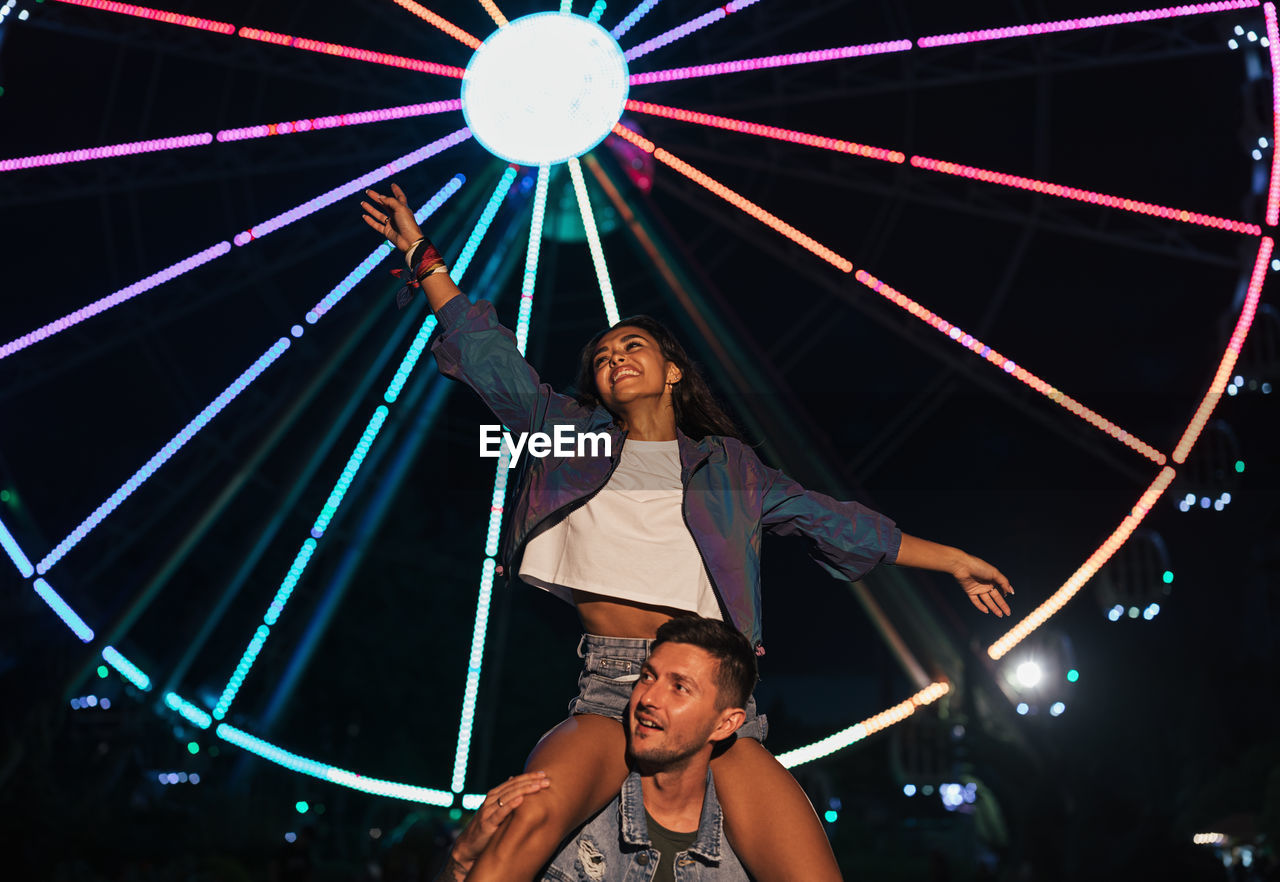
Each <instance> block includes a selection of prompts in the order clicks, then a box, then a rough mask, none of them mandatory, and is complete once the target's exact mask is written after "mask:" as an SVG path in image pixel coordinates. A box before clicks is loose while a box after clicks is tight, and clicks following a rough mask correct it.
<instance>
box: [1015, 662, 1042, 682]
mask: <svg viewBox="0 0 1280 882" xmlns="http://www.w3.org/2000/svg"><path fill="white" fill-rule="evenodd" d="M1014 675H1015V676H1016V677H1017V678H1018V683H1019V685H1021V686H1025V687H1026V688H1028V689H1030V688H1032V687H1033V686H1036V685H1037V684H1038V683H1039V682H1040V678H1041V676H1043V674H1042V672H1041V670H1040V666H1039V665H1038V664H1036V663H1035V662H1033V661H1025V662H1023V663H1022V664H1020V665H1018V668H1017V670H1016V671H1015V672H1014Z"/></svg>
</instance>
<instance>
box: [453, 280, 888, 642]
mask: <svg viewBox="0 0 1280 882" xmlns="http://www.w3.org/2000/svg"><path fill="white" fill-rule="evenodd" d="M436 318H437V319H438V321H439V324H440V331H439V332H438V333H437V336H436V338H435V340H434V341H433V342H432V346H431V348H432V351H433V352H435V356H436V360H437V361H438V362H439V365H440V370H441V372H442V373H444V374H445V375H446V376H449V377H453V378H454V379H458V380H461V381H462V382H464V383H466V384H467V385H468V386H470V387H471V388H472V389H474V390H475V391H476V392H477V393H479V395H480V397H481V398H482V399H483V400H484V402H485V404H487V405H488V406H489V409H490V410H492V411H493V413H494V415H495V416H497V417H498V419H500V420H501V421H502V422H503V424H504V425H506V426H507V427H508V428H509V429H510V430H511V431H512V432H530V433H532V432H545V433H547V434H549V435H550V434H553V433H554V430H555V427H556V426H560V425H564V426H568V427H570V428H571V429H572V431H573V432H575V433H598V432H604V433H607V434H608V435H609V437H610V439H611V442H612V445H611V456H609V457H605V456H568V457H557V456H555V455H554V452H553V453H552V455H549V456H546V457H543V458H535V457H533V456H530V455H529V454H528V453H527V452H526V453H525V454H524V456H523V457H522V468H523V474H522V475H521V477H520V480H519V481H518V488H519V489H518V490H517V492H516V494H515V497H514V500H513V502H512V504H511V508H510V511H509V512H508V513H507V514H508V523H507V529H506V535H505V538H504V541H503V546H502V561H503V563H504V565H505V567H506V573H507V577H508V579H512V578H515V577H516V576H517V574H518V573H519V571H520V570H519V566H520V559H521V557H522V556H523V554H524V549H525V546H526V545H527V544H528V542H529V540H530V539H532V538H533V537H534V536H536V535H538V534H539V533H541V532H542V531H544V530H546V529H548V528H549V527H551V526H552V525H554V524H555V523H557V522H558V521H560V520H561V519H563V518H565V517H567V516H568V514H569V512H570V511H572V510H573V509H575V508H577V507H578V506H580V505H583V504H584V503H585V502H586V501H587V500H588V499H589V498H590V497H591V496H593V495H594V494H595V493H596V492H598V491H599V490H600V489H601V488H602V487H604V485H605V483H606V482H607V481H608V480H609V476H610V475H612V474H613V470H614V468H615V467H616V466H617V464H618V461H619V459H620V458H621V456H622V444H623V441H624V440H625V438H626V433H625V432H623V431H622V430H621V429H620V428H619V427H618V426H617V424H616V423H614V421H613V417H612V415H611V414H610V413H609V411H608V410H606V409H605V408H603V407H596V408H594V409H593V408H588V407H585V406H583V405H581V404H579V403H578V402H577V401H576V400H574V399H573V398H571V397H569V396H567V395H561V394H560V393H558V392H556V391H555V390H553V389H552V388H551V387H550V386H548V385H547V384H546V383H543V382H542V381H541V380H540V379H539V377H538V374H537V372H536V371H534V369H533V368H532V367H530V365H529V363H528V362H526V361H525V360H524V357H523V356H521V355H520V351H519V350H518V349H517V348H516V344H515V335H514V334H512V333H511V331H510V330H508V329H507V328H505V327H503V326H502V325H501V324H499V323H498V319H497V316H496V315H495V314H494V311H493V306H492V305H491V304H489V303H488V302H486V301H483V300H480V301H477V302H475V303H471V302H470V301H469V300H467V298H466V297H455V298H454V299H453V300H450V301H449V302H448V303H447V304H445V306H444V307H443V308H441V309H440V311H439V312H438V313H437V316H436ZM676 438H677V441H678V442H679V451H680V478H681V481H682V482H683V484H684V520H685V524H686V525H687V526H688V528H689V532H690V533H691V534H692V535H693V540H694V544H695V545H696V546H697V548H698V553H699V554H700V555H701V556H702V561H703V564H704V565H705V566H706V568H707V575H708V577H709V578H710V580H711V584H712V587H713V588H714V589H715V591H716V596H717V598H718V599H719V601H720V605H721V607H722V609H723V611H724V613H725V619H726V621H729V622H732V623H733V625H734V626H735V627H736V628H737V629H738V630H739V631H741V632H742V633H743V634H745V635H746V636H747V638H748V639H749V640H750V641H751V644H752V646H754V647H755V648H756V651H757V652H758V653H763V651H764V650H763V646H762V642H761V634H762V631H761V623H760V540H761V538H762V536H763V534H764V533H765V532H769V533H774V534H777V535H782V536H801V537H803V538H804V539H805V540H806V541H807V543H808V547H809V555H810V556H811V557H812V558H813V559H814V560H815V561H817V562H818V564H819V565H820V566H821V567H822V568H823V569H824V570H826V571H827V572H828V573H830V574H831V575H832V576H834V577H835V578H837V579H844V580H848V581H851V582H852V581H855V580H857V579H860V578H862V576H864V575H865V574H866V573H867V572H868V571H869V570H870V569H871V568H872V567H874V566H876V564H879V563H882V562H883V563H892V562H893V561H894V560H896V559H897V556H898V546H899V544H900V543H901V541H902V533H901V532H900V531H899V530H898V528H897V527H896V526H895V525H894V523H893V521H891V520H890V519H889V518H887V517H885V516H884V515H882V514H879V513H878V512H875V511H872V510H871V509H869V508H867V507H865V506H863V505H860V504H859V503H856V502H840V501H838V500H836V499H832V498H831V497H830V496H826V495H824V494H822V493H816V492H814V491H812V490H806V489H805V488H804V487H802V486H800V484H798V483H796V482H795V481H793V480H792V479H791V478H788V477H787V476H786V475H784V474H783V473H782V472H780V471H778V470H777V469H771V468H769V467H768V466H766V465H765V464H764V463H762V462H761V461H760V458H759V457H757V456H756V454H755V451H754V450H752V449H751V448H750V447H748V446H747V445H746V444H744V443H743V442H741V441H739V440H738V439H737V438H729V437H724V436H720V435H709V436H707V437H706V438H703V439H702V440H701V441H695V440H693V439H691V438H689V437H687V436H686V435H685V434H684V433H683V432H680V431H679V430H678V429H677V431H676Z"/></svg>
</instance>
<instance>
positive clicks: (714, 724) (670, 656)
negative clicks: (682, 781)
mask: <svg viewBox="0 0 1280 882" xmlns="http://www.w3.org/2000/svg"><path fill="white" fill-rule="evenodd" d="M718 668H719V662H717V661H716V660H715V658H713V657H712V656H711V654H710V653H708V652H707V651H706V650H705V649H701V648H700V647H697V646H690V645H689V644H687V643H661V644H659V645H658V646H657V647H656V648H655V649H654V650H653V652H652V654H650V656H649V658H648V660H647V661H646V662H645V663H644V667H643V668H641V671H640V679H639V680H637V681H636V685H635V688H634V689H633V690H632V692H631V702H630V704H629V706H628V710H629V722H630V732H629V735H630V738H629V739H628V741H629V744H628V747H629V750H630V753H631V757H632V758H633V759H635V760H636V761H638V762H640V763H643V764H644V765H646V766H649V767H651V768H663V769H666V768H670V767H672V766H673V765H678V764H682V763H684V762H685V761H687V760H688V759H689V758H690V757H692V756H693V755H694V754H696V753H698V751H700V750H702V748H704V747H706V746H707V744H708V742H710V741H718V740H721V739H723V738H726V737H728V736H729V735H730V734H732V732H733V731H734V729H736V728H737V727H736V725H734V724H732V723H726V722H725V717H726V716H729V715H728V714H727V711H726V710H720V709H717V705H718V704H719V702H720V698H719V693H718V690H717V688H716V682H715V677H716V674H717V673H718Z"/></svg>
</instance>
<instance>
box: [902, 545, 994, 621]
mask: <svg viewBox="0 0 1280 882" xmlns="http://www.w3.org/2000/svg"><path fill="white" fill-rule="evenodd" d="M895 563H897V564H898V565H899V566H904V567H915V568H916V569H920V570H936V571H938V572H940V573H950V574H951V575H952V577H953V578H954V579H955V580H956V581H957V582H959V583H960V587H961V588H963V589H964V593H965V594H967V595H969V601H970V602H971V603H972V604H973V605H974V606H976V607H977V608H978V610H979V612H984V613H985V612H993V613H995V614H996V615H997V616H1008V615H1012V614H1013V613H1012V611H1011V610H1010V609H1009V604H1008V602H1007V601H1006V600H1005V599H1004V595H1006V594H1012V593H1013V586H1012V585H1010V584H1009V580H1008V579H1006V578H1005V577H1004V573H1002V572H1000V571H999V570H997V569H996V568H995V567H993V566H992V565H991V564H989V563H987V562H986V561H985V560H983V559H982V558H980V557H974V556H973V555H972V554H969V553H968V552H966V551H961V550H960V549H959V548H952V547H951V546H949V545H939V544H938V543H937V542H930V541H929V540H928V539H919V538H917V537H915V536H908V535H907V534H906V533H903V534H902V544H901V545H900V546H899V547H898V559H897V560H896V561H895Z"/></svg>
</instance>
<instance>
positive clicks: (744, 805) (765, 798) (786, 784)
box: [553, 738, 841, 882]
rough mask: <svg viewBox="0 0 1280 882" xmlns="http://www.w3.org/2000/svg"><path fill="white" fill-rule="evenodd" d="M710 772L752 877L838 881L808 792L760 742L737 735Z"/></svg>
mask: <svg viewBox="0 0 1280 882" xmlns="http://www.w3.org/2000/svg"><path fill="white" fill-rule="evenodd" d="M711 772H712V774H713V775H714V776H715V781H716V797H717V798H718V799H719V800H720V805H721V807H723V809H724V825H725V832H726V833H727V834H728V836H729V844H730V845H732V846H733V850H734V852H735V853H736V854H737V855H738V858H739V859H740V860H741V861H742V863H743V864H744V865H745V866H746V868H747V870H748V871H749V872H750V873H751V876H752V878H755V879H758V880H759V882H784V880H793V879H794V880H802V882H828V880H835V882H839V880H840V879H841V876H840V868H839V867H837V866H836V858H835V855H834V854H833V853H832V852H831V843H830V842H828V841H827V834H826V833H825V832H824V831H823V829H822V824H821V822H819V821H818V816H817V814H816V813H815V812H814V810H813V806H812V805H811V804H810V802H809V797H808V796H806V795H805V792H804V790H802V789H801V788H800V785H799V784H797V783H796V779H795V778H793V777H791V773H790V772H788V771H787V770H786V769H784V768H783V767H782V764H781V763H779V762H778V761H777V760H776V759H774V758H773V754H771V753H769V751H767V750H765V748H764V746H763V745H762V744H760V742H759V741H753V740H752V739H750V738H739V739H738V740H737V741H735V742H734V743H733V745H732V746H731V747H730V748H729V749H728V750H726V751H725V752H724V753H723V754H721V755H720V756H718V757H716V758H715V759H713V760H712V761H711ZM553 786H554V785H553Z"/></svg>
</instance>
